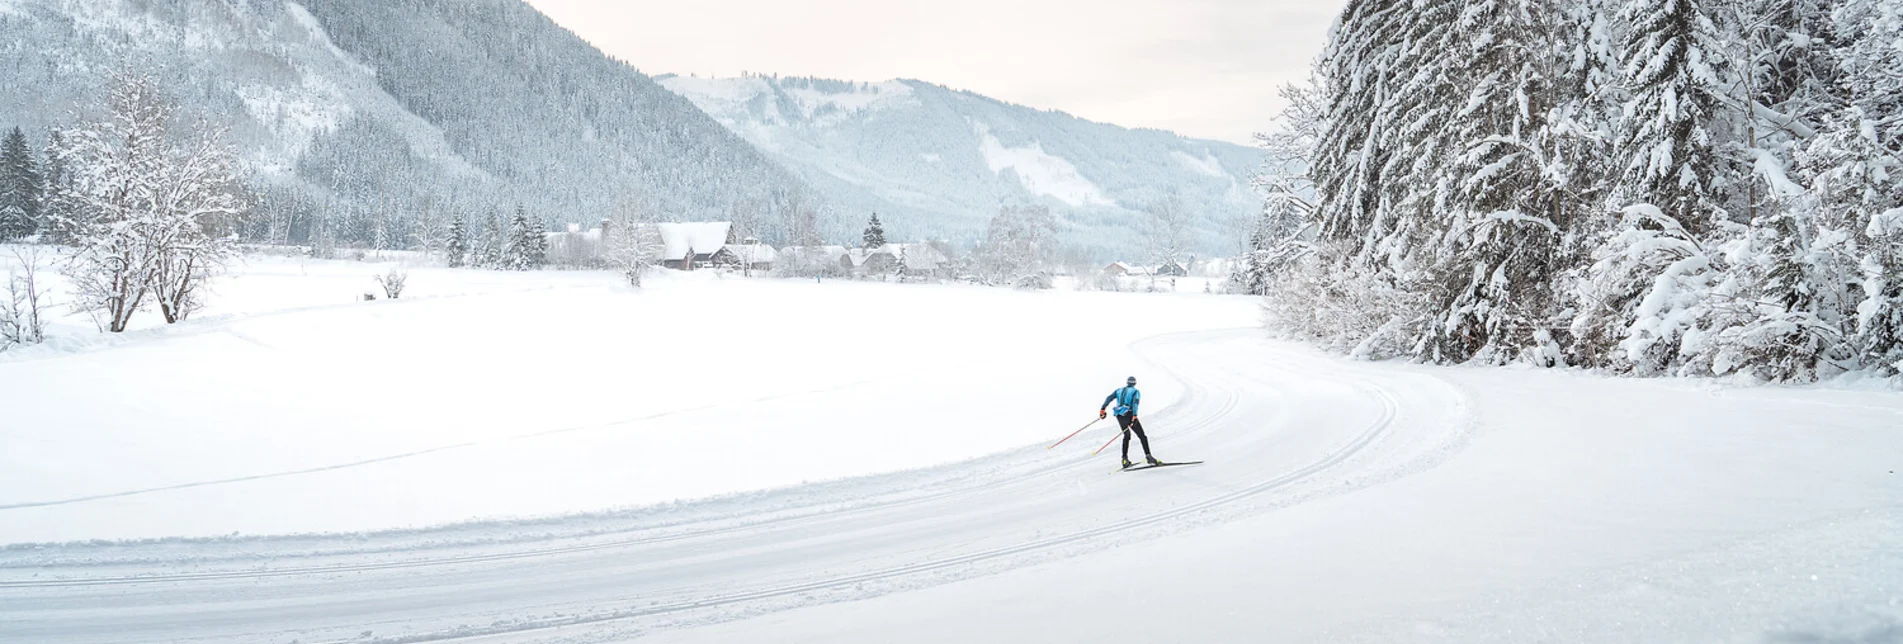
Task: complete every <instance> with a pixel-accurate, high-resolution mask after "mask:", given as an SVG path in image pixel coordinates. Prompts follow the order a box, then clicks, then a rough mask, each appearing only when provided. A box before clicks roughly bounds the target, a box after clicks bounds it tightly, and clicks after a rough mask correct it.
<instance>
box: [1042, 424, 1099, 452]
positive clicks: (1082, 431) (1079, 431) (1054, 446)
mask: <svg viewBox="0 0 1903 644" xmlns="http://www.w3.org/2000/svg"><path fill="white" fill-rule="evenodd" d="M1099 420H1103V418H1101V417H1100V418H1097V419H1095V420H1092V421H1090V422H1088V423H1085V424H1084V426H1083V427H1079V428H1077V431H1074V432H1071V433H1070V436H1065V437H1063V438H1059V439H1057V442H1055V443H1051V446H1050V447H1046V448H1044V449H1053V448H1056V447H1057V446H1058V445H1063V444H1064V441H1067V440H1070V437H1071V436H1076V435H1078V434H1082V433H1084V430H1086V429H1090V426H1091V425H1095V424H1097V421H1099Z"/></svg>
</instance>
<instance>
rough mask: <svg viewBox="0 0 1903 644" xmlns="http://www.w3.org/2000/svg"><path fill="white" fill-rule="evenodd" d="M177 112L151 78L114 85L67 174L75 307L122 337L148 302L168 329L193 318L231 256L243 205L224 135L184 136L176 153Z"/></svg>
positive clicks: (75, 148) (73, 151)
mask: <svg viewBox="0 0 1903 644" xmlns="http://www.w3.org/2000/svg"><path fill="white" fill-rule="evenodd" d="M173 113H174V108H173V106H172V104H171V103H170V102H168V101H166V100H165V98H164V97H163V96H161V95H160V93H159V90H158V86H157V83H156V82H155V81H153V80H152V78H151V77H149V76H142V75H122V76H118V77H116V78H115V79H114V82H113V88H112V94H111V97H110V100H109V105H108V109H107V110H106V117H105V118H104V119H102V120H100V121H98V122H95V123H92V124H89V125H87V126H85V127H82V128H80V129H79V130H77V131H76V132H74V135H73V136H72V137H71V138H70V139H69V141H70V143H69V145H70V149H69V150H67V151H66V154H64V155H63V156H64V157H66V158H67V159H68V162H69V163H70V164H71V168H70V171H71V172H72V173H73V184H74V185H73V188H74V189H73V191H72V194H71V195H70V197H69V199H71V201H72V202H73V203H71V204H68V205H70V206H71V207H69V208H61V209H60V210H61V211H63V212H65V213H66V214H65V215H62V216H64V217H68V218H70V219H71V221H69V222H65V223H64V225H62V227H63V228H65V229H68V230H72V231H74V232H75V233H76V234H75V247H76V248H75V252H74V253H73V255H72V257H71V258H70V259H69V261H68V262H67V263H66V266H65V267H64V272H65V273H66V275H67V277H69V278H70V279H71V280H72V282H73V288H74V306H75V307H77V308H78V309H80V310H83V311H86V312H88V313H90V314H91V315H93V317H94V320H95V321H96V322H97V323H98V324H99V325H100V327H101V328H103V329H104V330H107V331H111V332H114V333H117V332H120V331H124V330H125V329H126V324H127V323H128V322H130V321H131V319H132V315H133V314H134V313H135V312H137V311H138V310H139V308H140V307H141V306H143V305H144V304H145V302H146V300H147V298H152V299H155V300H157V301H158V302H159V307H160V310H161V311H162V312H163V313H164V315H165V321H166V322H168V323H170V322H177V321H179V320H183V319H185V318H186V317H187V316H189V315H190V314H191V312H192V311H193V310H195V309H196V308H197V307H198V305H199V301H198V299H197V296H198V293H199V290H200V286H202V285H203V284H204V282H205V280H206V279H208V278H209V277H211V276H212V275H213V274H215V273H216V272H217V271H218V270H219V269H221V268H222V267H223V266H224V264H225V262H226V261H228V260H229V259H230V258H231V257H232V255H234V254H235V249H236V247H235V243H234V242H233V236H232V235H233V233H234V232H235V228H236V223H237V217H238V215H239V214H240V213H241V212H242V211H243V204H244V201H243V200H242V199H240V198H239V194H240V192H241V191H240V189H239V187H238V180H237V177H236V176H235V174H234V163H235V162H234V160H233V153H232V152H231V149H230V148H229V147H228V146H226V145H225V144H224V143H223V142H222V141H221V138H222V137H221V133H218V132H215V131H209V130H203V129H194V130H188V131H186V132H184V133H183V134H184V135H185V136H186V138H187V140H186V142H185V143H183V144H182V145H180V144H177V143H176V142H175V141H174V140H173V139H174V134H175V133H174V132H172V130H171V124H172V121H173Z"/></svg>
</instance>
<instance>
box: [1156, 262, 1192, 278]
mask: <svg viewBox="0 0 1903 644" xmlns="http://www.w3.org/2000/svg"><path fill="white" fill-rule="evenodd" d="M1152 274H1153V275H1156V276H1157V277H1188V276H1189V269H1188V268H1185V267H1184V266H1183V264H1182V263H1181V262H1177V261H1175V260H1171V261H1167V262H1163V265H1162V266H1158V267H1156V272H1155V273H1152Z"/></svg>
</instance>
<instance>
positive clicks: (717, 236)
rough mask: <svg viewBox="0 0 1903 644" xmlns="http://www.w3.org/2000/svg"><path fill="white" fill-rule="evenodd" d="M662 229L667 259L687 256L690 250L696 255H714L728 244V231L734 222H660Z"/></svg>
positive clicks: (662, 240) (659, 226)
mask: <svg viewBox="0 0 1903 644" xmlns="http://www.w3.org/2000/svg"><path fill="white" fill-rule="evenodd" d="M657 227H658V228H660V230H661V242H662V243H663V244H665V245H666V247H667V250H666V251H665V254H663V255H661V256H662V257H665V258H667V259H670V260H673V259H680V258H682V257H686V256H687V253H688V251H690V250H691V251H693V252H694V254H695V255H712V254H714V253H717V252H720V247H722V246H726V245H727V231H729V230H731V229H732V228H733V222H727V221H695V222H686V223H676V224H658V225H657Z"/></svg>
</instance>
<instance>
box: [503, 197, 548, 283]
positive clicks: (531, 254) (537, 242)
mask: <svg viewBox="0 0 1903 644" xmlns="http://www.w3.org/2000/svg"><path fill="white" fill-rule="evenodd" d="M547 258H548V237H547V236H546V235H545V234H543V230H542V227H541V226H536V225H535V224H534V223H532V222H530V221H529V211H528V209H526V208H523V207H521V206H517V207H516V209H515V216H513V217H511V218H510V219H509V230H508V237H507V238H506V239H505V240H504V242H503V251H502V262H503V265H502V267H503V268H505V269H507V270H512V271H527V270H534V269H538V268H541V267H542V264H543V263H544V262H545V261H546V260H547Z"/></svg>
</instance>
